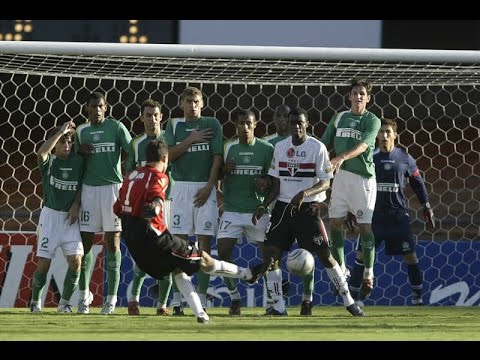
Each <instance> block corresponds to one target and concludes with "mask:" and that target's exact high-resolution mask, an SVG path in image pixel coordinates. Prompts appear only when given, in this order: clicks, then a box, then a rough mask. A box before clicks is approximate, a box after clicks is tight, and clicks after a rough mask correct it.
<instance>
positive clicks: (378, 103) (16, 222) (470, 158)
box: [0, 53, 480, 295]
mask: <svg viewBox="0 0 480 360" xmlns="http://www.w3.org/2000/svg"><path fill="white" fill-rule="evenodd" d="M479 73H480V64H478V63H476V64H475V63H474V64H472V63H468V64H464V63H461V62H459V63H425V62H421V63H416V62H408V61H397V62H395V61H371V62H368V61H359V62H355V61H332V60H325V61H320V60H315V61H307V60H297V59H293V60H289V59H288V57H286V58H284V59H280V58H279V59H232V58H206V57H205V58H197V57H190V58H184V57H176V58H175V57H171V56H168V57H166V56H165V57H161V56H157V57H147V56H144V57H140V56H135V57H134V56H124V57H122V56H117V55H116V56H104V55H102V56H61V55H51V54H50V55H49V54H12V53H3V54H0V102H1V106H0V139H1V144H2V146H1V149H0V172H1V174H2V176H1V179H2V181H1V184H0V214H1V220H0V232H1V233H3V234H7V235H6V236H12V235H11V234H29V233H31V232H34V231H35V229H36V225H37V221H38V216H39V214H40V209H41V204H42V202H41V197H42V186H41V177H40V173H39V171H38V168H37V160H36V155H35V151H36V150H37V149H38V147H39V146H40V144H42V143H43V142H44V141H45V140H46V134H47V132H48V130H49V129H51V128H52V127H54V126H58V125H61V124H63V123H64V122H65V121H67V120H73V121H74V122H75V123H76V124H81V123H83V122H84V121H85V118H86V115H85V113H84V111H83V105H84V103H85V100H86V98H87V96H88V94H89V93H91V92H92V91H100V92H102V93H105V94H106V99H107V102H108V104H109V106H110V108H109V115H111V116H113V117H114V118H116V119H118V120H120V121H122V122H123V123H124V124H125V125H126V126H127V128H128V129H129V130H130V131H131V134H132V136H136V135H139V134H141V133H142V132H143V125H142V123H141V122H140V121H139V120H138V118H139V114H140V105H141V103H142V102H143V100H145V99H147V98H150V97H151V98H153V99H155V100H158V101H159V102H160V103H161V104H163V107H162V112H163V114H164V119H168V118H171V117H179V116H182V112H181V109H180V107H179V96H180V94H181V92H182V90H183V89H184V88H185V86H197V87H199V88H201V90H202V91H203V93H204V97H205V108H204V110H203V115H205V116H214V117H216V118H218V119H219V120H220V122H221V124H222V125H223V129H224V137H225V139H228V138H231V137H233V136H234V135H235V129H234V124H233V118H232V114H233V113H234V112H235V111H236V110H238V109H239V108H243V109H252V110H253V111H254V112H255V113H256V114H257V117H258V119H259V120H260V123H259V126H258V127H257V130H256V135H257V137H262V136H264V135H267V134H271V133H273V132H275V127H274V124H273V122H272V116H273V110H274V108H275V107H276V106H278V105H280V104H288V105H291V106H300V107H302V108H304V109H306V110H307V111H308V115H309V120H310V123H311V124H312V128H311V129H310V131H311V132H312V133H313V134H314V135H316V136H318V137H320V136H321V135H322V134H323V131H324V130H325V127H326V125H327V123H328V121H329V120H330V119H331V117H332V115H333V114H334V113H335V112H337V111H341V110H345V109H347V108H348V106H349V104H348V101H347V97H346V95H347V93H348V90H349V87H348V83H349V81H350V80H351V79H352V78H359V77H361V78H367V79H369V80H370V81H371V82H372V83H373V85H374V91H373V97H372V101H371V103H370V104H369V106H368V109H369V110H370V111H372V112H373V113H375V114H376V115H377V116H379V117H380V118H392V119H396V120H397V122H398V126H399V129H398V133H399V139H398V144H399V146H401V147H403V148H405V149H406V151H407V152H408V153H410V154H411V155H412V156H413V157H414V158H415V159H416V160H417V165H418V167H419V169H420V171H421V173H422V175H423V176H424V178H425V180H426V184H427V189H428V192H429V194H430V203H431V204H432V206H433V209H434V212H435V216H436V218H437V220H438V223H437V228H436V229H435V231H433V232H428V231H426V230H425V226H424V222H423V219H422V216H421V209H420V204H419V203H418V201H417V199H416V198H415V196H414V194H413V192H412V191H409V190H407V194H408V197H409V201H410V207H411V212H410V215H411V223H412V229H413V231H414V233H415V235H416V236H417V237H418V239H422V240H436V241H441V240H478V238H479V224H480V204H479V202H480V166H479V163H480V132H479V125H480V109H479V104H480V85H479V81H478V79H480V77H479ZM323 215H324V216H325V218H326V216H327V214H326V211H324V214H323ZM4 236H5V235H4ZM27 238H28V236H26V239H27ZM25 241H26V242H27V240H25ZM7 242H8V241H7ZM5 249H6V246H5V244H4V249H3V250H2V251H6V250H5ZM30 256H33V254H31V255H30ZM2 258H3V257H2ZM31 259H33V257H32V258H31ZM6 264H7V261H6V260H5V261H4V265H5V267H6ZM0 265H2V260H1V259H0ZM124 268H125V266H124V265H122V271H123V269H124ZM125 270H126V271H129V272H130V271H131V269H125ZM0 271H3V270H2V268H1V267H0ZM3 274H4V275H5V272H3ZM4 275H3V276H4ZM0 281H1V278H0ZM57 282H58V281H57ZM0 285H1V282H0ZM119 295H120V294H119Z"/></svg>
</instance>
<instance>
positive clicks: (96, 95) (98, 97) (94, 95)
mask: <svg viewBox="0 0 480 360" xmlns="http://www.w3.org/2000/svg"><path fill="white" fill-rule="evenodd" d="M102 99H103V100H104V101H105V104H106V103H107V100H106V99H105V95H103V94H102V93H101V92H98V91H95V92H92V93H91V94H90V95H88V98H87V105H88V104H90V100H102Z"/></svg>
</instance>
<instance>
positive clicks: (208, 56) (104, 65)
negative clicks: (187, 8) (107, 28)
mask: <svg viewBox="0 0 480 360" xmlns="http://www.w3.org/2000/svg"><path fill="white" fill-rule="evenodd" d="M0 69H1V70H2V71H4V72H15V73H29V74H39V75H40V74H50V75H65V76H70V77H84V78H85V77H86V78H89V77H91V78H105V79H129V80H144V81H177V82H201V83H229V84H266V85H270V84H273V85H280V84H284V83H285V82H288V83H289V84H292V85H326V84H330V85H345V84H346V83H348V82H349V81H350V80H351V79H352V78H363V77H364V78H368V79H370V81H372V82H373V83H388V84H391V85H425V84H429V85H434V84H439V85H448V84H455V85H462V84H463V85H472V84H478V82H479V78H480V52H478V51H456V50H409V49H360V48H318V47H317V48H314V47H279V46H228V45H215V46H213V45H165V44H108V43H102V44H98V43H62V42H1V41H0Z"/></svg>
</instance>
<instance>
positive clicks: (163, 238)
mask: <svg viewBox="0 0 480 360" xmlns="http://www.w3.org/2000/svg"><path fill="white" fill-rule="evenodd" d="M122 228H123V231H122V236H123V238H124V239H125V243H126V245H127V248H128V251H129V252H130V254H131V255H132V258H133V260H135V263H136V264H137V265H138V267H140V269H142V270H143V271H145V272H146V273H147V274H148V275H150V276H151V277H153V278H155V279H160V278H162V277H164V276H165V275H168V274H169V273H171V272H172V271H173V270H174V269H180V270H182V271H184V272H185V273H186V274H187V275H192V274H193V273H195V272H197V271H198V270H199V269H200V259H201V257H202V251H201V250H199V249H198V248H197V247H196V246H194V245H193V244H190V243H189V242H188V241H187V240H184V239H182V238H180V237H178V236H174V235H172V234H170V232H169V231H168V230H166V231H165V232H164V233H162V234H161V235H158V234H157V232H156V231H155V230H154V229H153V228H152V227H151V225H150V223H149V222H148V221H147V220H145V219H142V218H138V217H133V216H122Z"/></svg>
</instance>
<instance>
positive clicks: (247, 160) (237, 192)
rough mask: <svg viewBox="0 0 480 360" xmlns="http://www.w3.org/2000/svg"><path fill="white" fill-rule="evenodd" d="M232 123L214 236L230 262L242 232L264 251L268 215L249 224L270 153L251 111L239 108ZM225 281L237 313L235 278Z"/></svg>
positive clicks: (260, 198)
mask: <svg viewBox="0 0 480 360" xmlns="http://www.w3.org/2000/svg"><path fill="white" fill-rule="evenodd" d="M235 126H236V129H237V134H238V138H234V139H231V140H228V141H226V142H225V146H224V159H225V164H224V167H223V174H224V179H223V182H222V185H223V207H224V212H223V214H222V217H221V219H220V225H219V228H218V235H217V244H218V256H219V258H220V259H221V260H225V261H230V262H232V253H233V248H234V246H235V244H237V243H240V244H241V243H242V240H243V239H242V237H243V235H244V234H245V236H246V237H247V240H248V241H250V242H252V243H255V244H256V245H258V247H259V248H260V250H261V251H262V253H263V241H264V240H265V231H266V230H267V225H268V222H269V216H268V214H264V215H263V216H262V217H261V218H260V219H259V221H258V222H257V224H256V225H253V223H252V215H253V213H254V211H255V209H256V208H257V207H258V206H260V205H261V204H262V202H263V199H264V195H265V193H264V191H260V189H259V188H258V187H256V185H255V183H256V182H257V181H258V180H259V179H261V178H262V177H266V176H267V173H268V169H269V168H270V164H271V163H272V156H273V146H272V145H271V144H270V143H268V142H267V141H265V140H261V139H258V138H256V137H255V133H254V132H255V128H256V127H257V119H256V117H255V114H254V113H253V112H252V111H250V110H240V111H239V112H238V114H237V116H236V121H235ZM225 282H226V284H227V287H228V290H229V291H230V298H231V304H230V310H229V315H240V313H241V306H242V301H241V297H240V294H239V293H238V289H237V284H236V281H235V280H234V279H232V278H226V279H225Z"/></svg>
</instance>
